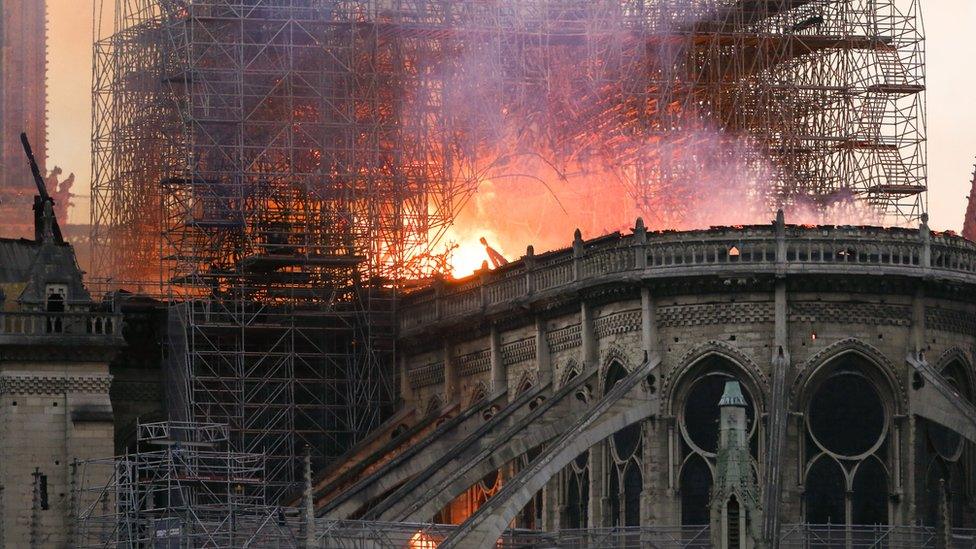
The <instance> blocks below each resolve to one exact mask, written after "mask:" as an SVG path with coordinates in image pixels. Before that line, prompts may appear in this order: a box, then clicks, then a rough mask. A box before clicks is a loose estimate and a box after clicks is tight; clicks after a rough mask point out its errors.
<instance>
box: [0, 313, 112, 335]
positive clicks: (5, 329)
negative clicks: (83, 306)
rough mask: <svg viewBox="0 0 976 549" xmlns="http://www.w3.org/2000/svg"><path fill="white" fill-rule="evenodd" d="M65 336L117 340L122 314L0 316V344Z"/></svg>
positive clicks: (26, 314) (12, 314) (11, 314)
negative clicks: (16, 340) (22, 339)
mask: <svg viewBox="0 0 976 549" xmlns="http://www.w3.org/2000/svg"><path fill="white" fill-rule="evenodd" d="M65 336H72V337H74V336H81V337H97V338H109V339H113V338H121V337H122V315H121V314H118V313H98V312H87V311H81V312H58V313H52V312H22V311H15V312H2V313H0V342H2V341H3V340H4V338H9V337H18V338H20V337H32V338H33V337H39V338H46V340H50V339H55V338H63V337H65Z"/></svg>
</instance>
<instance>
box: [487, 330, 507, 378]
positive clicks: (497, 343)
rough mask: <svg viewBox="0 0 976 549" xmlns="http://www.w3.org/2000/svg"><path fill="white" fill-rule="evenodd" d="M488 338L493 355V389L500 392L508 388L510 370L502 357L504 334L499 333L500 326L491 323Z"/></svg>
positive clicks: (491, 355) (490, 352)
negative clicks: (506, 367)
mask: <svg viewBox="0 0 976 549" xmlns="http://www.w3.org/2000/svg"><path fill="white" fill-rule="evenodd" d="M488 340H489V354H490V357H491V390H492V393H494V394H498V392H499V391H502V390H503V389H507V388H508V372H506V370H505V361H504V360H503V358H502V336H501V334H500V333H498V326H495V325H494V324H492V325H491V333H490V334H489V335H488Z"/></svg>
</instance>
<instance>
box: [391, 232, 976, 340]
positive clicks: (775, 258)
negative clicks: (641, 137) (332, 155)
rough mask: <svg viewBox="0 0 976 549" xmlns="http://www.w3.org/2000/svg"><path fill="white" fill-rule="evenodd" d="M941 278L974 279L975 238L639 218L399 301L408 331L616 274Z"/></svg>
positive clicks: (617, 276)
mask: <svg viewBox="0 0 976 549" xmlns="http://www.w3.org/2000/svg"><path fill="white" fill-rule="evenodd" d="M829 272H838V273H845V274H858V273H863V274H875V275H876V274H892V275H902V276H929V275H932V276H939V277H943V278H951V279H955V280H958V281H962V282H972V283H976V244H974V243H973V242H970V241H968V240H966V239H964V238H962V237H959V236H955V235H952V234H947V233H933V232H931V231H929V230H928V228H927V227H926V226H925V224H924V223H923V225H922V226H921V227H920V228H919V229H904V228H882V227H863V226H799V225H786V224H784V223H783V221H782V218H780V219H778V220H777V222H776V223H772V224H770V225H750V226H742V227H717V228H712V229H708V230H699V231H686V232H676V231H664V232H649V231H647V230H646V229H645V228H644V226H643V223H642V221H641V220H639V219H638V220H637V227H636V228H635V229H634V230H633V232H632V233H631V234H629V235H622V234H620V233H614V234H610V235H607V236H604V237H600V238H597V239H594V240H589V241H583V240H582V239H581V238H580V235H579V232H578V231H577V234H576V238H575V239H574V241H573V245H572V247H571V248H567V249H564V250H557V251H553V252H548V253H545V254H540V255H534V254H533V250H532V248H531V246H530V247H529V249H528V250H527V254H526V255H525V256H524V257H523V258H522V259H520V260H518V261H515V262H512V263H510V264H509V265H506V266H504V267H501V268H499V269H495V270H490V271H480V272H478V273H475V274H474V275H471V276H470V277H467V278H463V279H460V280H454V281H448V280H438V281H435V282H434V283H433V284H432V285H431V286H430V287H428V288H425V289H423V290H420V291H418V292H415V293H413V294H410V295H408V296H406V297H405V298H404V301H403V304H402V306H401V314H400V328H401V330H405V331H409V330H411V329H414V328H417V327H419V326H424V325H426V324H428V323H431V322H436V321H440V320H446V319H450V318H454V317H461V316H465V315H472V314H478V313H480V312H482V311H485V310H487V309H489V308H491V307H494V306H499V305H502V304H506V303H511V302H518V301H520V300H529V299H532V298H533V297H536V296H538V295H541V294H547V293H551V292H558V291H560V289H569V288H574V287H578V286H581V285H587V284H600V283H604V282H607V281H611V280H614V279H621V278H625V277H626V278H630V279H635V278H636V279H652V278H667V277H680V276H696V275H720V274H728V275H736V274H750V273H757V274H760V273H773V274H789V273H829Z"/></svg>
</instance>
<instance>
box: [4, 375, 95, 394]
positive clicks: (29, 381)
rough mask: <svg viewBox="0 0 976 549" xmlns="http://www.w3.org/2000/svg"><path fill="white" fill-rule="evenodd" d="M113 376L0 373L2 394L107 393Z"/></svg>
mask: <svg viewBox="0 0 976 549" xmlns="http://www.w3.org/2000/svg"><path fill="white" fill-rule="evenodd" d="M111 386H112V376H109V375H106V376H69V377H61V376H22V375H0V394H5V395H62V394H65V393H93V394H105V393H108V392H109V389H110V388H111Z"/></svg>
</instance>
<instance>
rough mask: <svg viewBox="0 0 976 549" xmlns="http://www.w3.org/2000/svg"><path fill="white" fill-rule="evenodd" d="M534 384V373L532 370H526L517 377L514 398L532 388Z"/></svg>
mask: <svg viewBox="0 0 976 549" xmlns="http://www.w3.org/2000/svg"><path fill="white" fill-rule="evenodd" d="M535 384H536V372H535V370H532V369H526V370H523V371H522V375H520V376H519V381H518V384H517V385H515V396H518V395H520V394H522V393H524V392H525V391H527V390H529V389H530V388H532V387H534V386H535Z"/></svg>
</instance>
